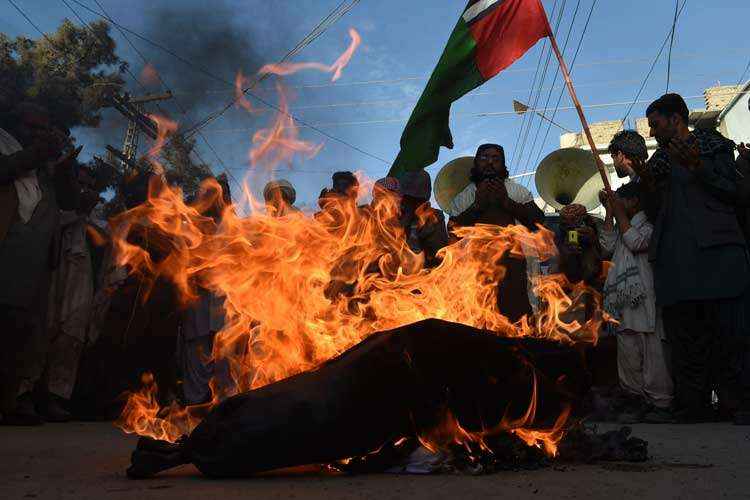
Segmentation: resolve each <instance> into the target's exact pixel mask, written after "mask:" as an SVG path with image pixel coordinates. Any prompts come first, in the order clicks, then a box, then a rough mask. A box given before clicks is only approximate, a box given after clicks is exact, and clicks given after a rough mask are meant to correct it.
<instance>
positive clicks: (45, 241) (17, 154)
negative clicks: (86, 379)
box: [0, 103, 80, 425]
mask: <svg viewBox="0 0 750 500" xmlns="http://www.w3.org/2000/svg"><path fill="white" fill-rule="evenodd" d="M14 114H15V119H14V120H13V123H14V124H15V126H14V127H13V128H12V130H7V131H6V130H2V129H0V276H2V280H1V282H0V334H1V335H2V341H3V344H4V345H3V349H2V352H3V355H2V359H0V370H2V371H3V373H2V374H0V395H1V397H0V412H1V413H2V414H3V420H2V422H3V423H4V424H6V425H14V424H15V425H35V424H40V423H42V420H41V418H40V417H39V416H38V414H37V413H36V409H35V402H34V400H33V398H32V389H33V387H34V385H35V384H36V382H37V380H38V379H39V377H40V376H41V374H42V370H43V368H44V360H45V357H46V351H47V348H48V347H49V336H48V335H47V332H48V330H47V328H46V310H47V299H48V295H49V287H50V275H51V271H52V269H53V267H54V266H55V265H56V263H57V255H56V254H55V249H56V248H57V245H55V241H56V238H57V237H58V236H59V234H58V233H59V217H60V209H64V210H74V209H75V208H76V206H77V196H78V189H77V184H76V181H75V176H74V174H73V168H72V163H73V161H74V159H75V156H76V155H77V154H78V152H79V151H80V148H79V149H77V150H69V152H68V153H64V150H65V149H66V147H69V146H70V143H69V140H68V137H67V134H66V133H65V132H63V131H62V130H61V129H60V128H56V127H55V126H54V125H53V124H52V122H51V119H50V116H49V113H48V112H47V110H46V109H44V108H42V107H39V106H36V105H32V104H29V103H21V104H19V105H18V106H17V107H16V109H15V111H14Z"/></svg>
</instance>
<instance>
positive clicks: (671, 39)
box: [666, 0, 680, 92]
mask: <svg viewBox="0 0 750 500" xmlns="http://www.w3.org/2000/svg"><path fill="white" fill-rule="evenodd" d="M679 7H680V0H675V2H674V20H673V21H672V35H671V36H670V37H669V55H668V56H667V90H666V92H669V77H670V75H671V73H672V45H674V33H675V30H676V28H677V12H678V8H679Z"/></svg>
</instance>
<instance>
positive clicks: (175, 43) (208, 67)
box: [137, 1, 268, 112]
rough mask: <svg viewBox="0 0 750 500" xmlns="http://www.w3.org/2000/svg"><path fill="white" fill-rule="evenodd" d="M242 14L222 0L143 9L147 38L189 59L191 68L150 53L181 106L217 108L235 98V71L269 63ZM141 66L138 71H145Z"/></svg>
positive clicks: (249, 70)
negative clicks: (239, 18)
mask: <svg viewBox="0 0 750 500" xmlns="http://www.w3.org/2000/svg"><path fill="white" fill-rule="evenodd" d="M239 12H240V11H239V10H238V8H237V7H232V8H230V6H229V5H228V4H227V3H226V2H222V1H219V2H200V3H197V4H196V3H193V2H179V3H178V4H174V3H172V2H170V5H163V6H158V7H154V8H149V9H146V10H145V12H144V14H145V15H146V17H145V19H144V25H143V28H142V30H143V34H144V36H146V37H147V38H149V39H152V40H155V41H157V42H158V43H160V44H161V45H163V46H165V47H168V48H170V49H171V50H173V51H174V52H175V53H177V54H179V56H181V57H182V58H183V59H186V60H188V61H190V65H188V64H185V63H184V62H183V61H180V60H178V59H177V58H175V57H173V56H172V55H170V54H168V53H166V52H164V51H162V50H159V49H155V48H151V49H150V50H149V53H148V55H147V58H148V59H149V62H150V63H151V64H152V65H153V67H154V69H155V70H156V72H157V73H158V74H159V75H160V76H161V79H162V80H164V81H165V82H166V83H167V84H168V86H169V87H170V88H171V89H172V90H173V91H174V92H175V98H174V100H176V101H177V102H178V103H179V104H180V105H181V107H182V108H184V109H186V110H189V111H191V112H197V111H204V110H214V109H215V108H216V107H217V106H220V105H221V104H222V103H226V102H228V100H229V99H231V97H232V93H231V90H232V82H234V76H235V75H236V73H237V70H239V69H242V70H243V71H244V72H245V74H249V73H252V72H254V71H256V70H257V69H258V68H259V67H260V66H261V65H262V64H263V63H265V62H268V61H267V59H266V58H264V57H262V56H261V55H260V52H259V50H260V49H259V48H258V44H257V43H254V41H253V38H254V31H256V30H254V29H253V26H252V25H251V26H245V25H239V24H238V23H237V21H236V19H237V18H238V13H239ZM244 14H247V12H244ZM242 18H243V19H247V18H248V16H246V15H243V16H242ZM256 19H257V21H256V22H258V23H262V22H267V21H265V20H264V19H265V16H258V17H257V18H256ZM141 62H142V61H139V64H138V65H137V67H138V68H139V70H142V69H143V67H144V65H143V64H141ZM175 108H176V109H179V106H175Z"/></svg>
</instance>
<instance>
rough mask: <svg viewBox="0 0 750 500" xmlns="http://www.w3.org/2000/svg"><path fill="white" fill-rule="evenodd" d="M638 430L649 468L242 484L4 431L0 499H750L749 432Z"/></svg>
mask: <svg viewBox="0 0 750 500" xmlns="http://www.w3.org/2000/svg"><path fill="white" fill-rule="evenodd" d="M634 434H635V435H637V436H640V437H642V438H645V439H647V440H648V441H649V442H650V452H651V455H652V459H651V460H650V461H649V462H646V463H643V464H624V463H602V464H598V465H579V466H565V467H551V468H547V469H542V470H538V471H529V472H503V473H499V474H494V475H490V476H481V477H470V476H393V475H370V476H357V477H351V476H349V477H347V476H340V477H321V476H314V475H307V476H305V475H296V476H285V477H267V478H256V479H247V480H242V481H238V480H232V481H224V480H222V481H219V480H209V479H204V478H202V477H201V476H200V475H199V474H198V472H197V471H196V470H195V469H194V468H193V467H192V466H186V467H183V468H181V469H179V470H176V471H173V472H171V473H168V474H166V475H163V476H161V477H158V478H155V479H152V480H146V481H131V480H129V479H127V478H126V477H125V474H124V471H125V467H126V466H127V464H128V460H129V455H130V451H131V450H132V447H133V445H134V443H135V439H134V438H133V437H132V436H125V435H123V434H122V433H120V431H118V430H117V429H115V428H114V427H113V426H112V425H111V424H107V423H96V424H90V423H87V424H83V423H72V424H57V425H51V424H48V425H45V426H44V427H40V428H10V427H0V498H2V499H16V498H75V499H84V498H92V499H101V498H107V499H109V498H112V499H116V498H137V499H138V500H146V499H151V498H175V499H176V498H180V499H191V498H196V499H197V498H200V499H201V500H224V499H231V498H283V499H290V498H314V499H325V500H331V499H338V498H378V499H380V498H386V499H387V498H409V499H414V500H418V499H429V500H437V499H441V498H485V497H487V498H509V499H522V498H549V499H558V498H582V499H583V498H606V499H607V500H613V499H617V498H637V499H639V500H643V499H646V498H659V499H677V498H680V499H682V498H701V499H704V498H705V499H714V498H750V428H748V427H744V428H743V427H734V426H732V425H729V424H705V425H695V426H656V425H639V426H635V429H634ZM259 451H260V450H259Z"/></svg>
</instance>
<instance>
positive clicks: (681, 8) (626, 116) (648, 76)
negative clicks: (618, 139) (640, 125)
mask: <svg viewBox="0 0 750 500" xmlns="http://www.w3.org/2000/svg"><path fill="white" fill-rule="evenodd" d="M678 1H679V0H678ZM686 5H687V0H683V2H682V7H680V10H679V11H678V12H677V18H678V19H679V17H680V16H681V15H682V11H683V10H684V9H685V6H686ZM671 34H672V32H671V30H670V31H669V33H667V36H666V37H665V38H664V43H662V44H661V48H660V49H659V52H658V53H657V54H656V57H655V58H654V62H653V63H652V64H651V68H650V69H649V70H648V73H646V77H645V78H644V79H643V83H642V84H641V87H640V88H639V89H638V93H637V94H636V95H635V98H634V99H633V104H632V106H630V107H629V108H628V111H627V112H626V113H625V116H624V117H623V119H622V122H623V123H625V120H627V119H628V117H629V116H630V113H631V112H632V111H633V106H635V104H636V101H638V98H639V97H641V93H642V92H643V89H644V88H645V87H646V83H648V79H649V78H650V77H651V73H653V72H654V68H655V67H656V63H658V62H659V59H660V58H661V54H662V52H664V48H665V47H666V46H667V42H669V39H670V37H671Z"/></svg>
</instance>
